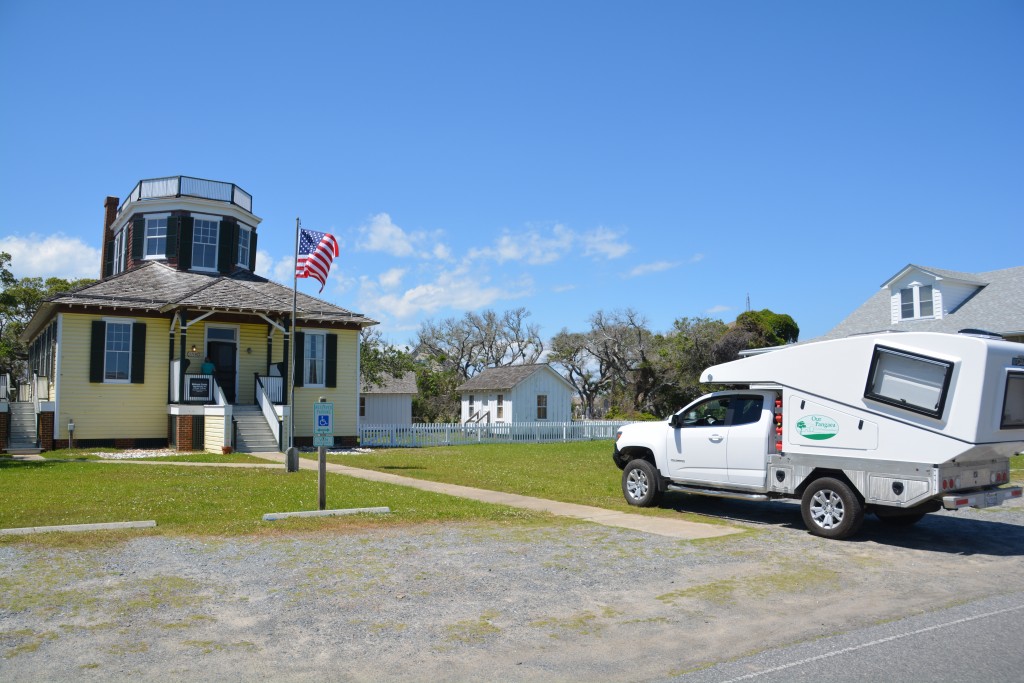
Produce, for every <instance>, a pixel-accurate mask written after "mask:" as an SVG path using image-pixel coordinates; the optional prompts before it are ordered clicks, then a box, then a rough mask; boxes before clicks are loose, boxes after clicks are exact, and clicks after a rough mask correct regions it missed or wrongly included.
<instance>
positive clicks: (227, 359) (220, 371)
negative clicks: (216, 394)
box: [206, 341, 237, 403]
mask: <svg viewBox="0 0 1024 683" xmlns="http://www.w3.org/2000/svg"><path fill="white" fill-rule="evenodd" d="M236 353H237V350H236V348H235V343H234V342H224V341H209V342H207V343H206V355H208V356H209V357H210V360H211V361H212V362H213V367H214V370H213V376H214V377H216V378H217V384H219V385H220V388H221V391H223V392H224V398H225V399H227V402H228V403H234V402H235V355H236Z"/></svg>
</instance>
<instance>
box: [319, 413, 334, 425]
mask: <svg viewBox="0 0 1024 683" xmlns="http://www.w3.org/2000/svg"><path fill="white" fill-rule="evenodd" d="M317 417H318V418H319V422H317V424H318V425H320V426H321V427H330V426H331V416H330V415H318V416H317Z"/></svg>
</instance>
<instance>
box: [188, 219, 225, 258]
mask: <svg viewBox="0 0 1024 683" xmlns="http://www.w3.org/2000/svg"><path fill="white" fill-rule="evenodd" d="M219 229H220V223H219V222H218V221H208V220H205V219H202V218H197V219H196V220H195V224H194V226H193V228H192V267H193V268H216V267H217V233H218V231H219Z"/></svg>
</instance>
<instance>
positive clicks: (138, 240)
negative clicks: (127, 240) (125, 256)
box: [132, 218, 146, 265]
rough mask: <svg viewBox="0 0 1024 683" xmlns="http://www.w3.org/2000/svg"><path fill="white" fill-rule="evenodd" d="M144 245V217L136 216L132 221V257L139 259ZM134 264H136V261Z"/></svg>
mask: <svg viewBox="0 0 1024 683" xmlns="http://www.w3.org/2000/svg"><path fill="white" fill-rule="evenodd" d="M145 247H146V219H145V218H136V219H135V220H133V221H132V259H133V260H134V261H141V260H142V255H143V253H145ZM135 265H138V263H136V264H135Z"/></svg>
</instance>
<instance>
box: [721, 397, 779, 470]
mask: <svg viewBox="0 0 1024 683" xmlns="http://www.w3.org/2000/svg"><path fill="white" fill-rule="evenodd" d="M766 403H767V406H766ZM771 405H772V404H771V402H769V401H766V399H765V397H764V396H755V395H750V396H734V397H732V401H731V404H730V406H729V415H728V424H729V443H728V449H727V458H726V460H727V462H728V467H729V483H731V484H743V485H746V486H764V476H765V467H766V463H767V457H766V456H767V453H768V442H769V439H768V434H769V429H770V428H771V425H772V419H773V414H774V413H773V411H772V410H771Z"/></svg>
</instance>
